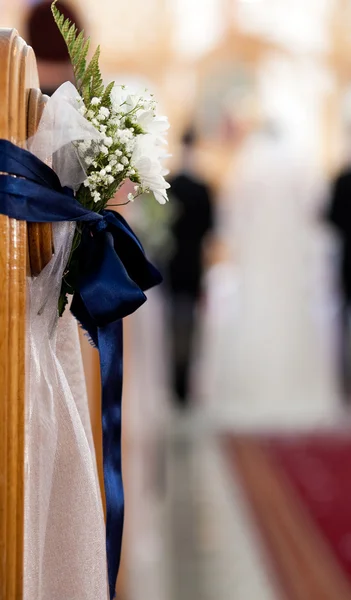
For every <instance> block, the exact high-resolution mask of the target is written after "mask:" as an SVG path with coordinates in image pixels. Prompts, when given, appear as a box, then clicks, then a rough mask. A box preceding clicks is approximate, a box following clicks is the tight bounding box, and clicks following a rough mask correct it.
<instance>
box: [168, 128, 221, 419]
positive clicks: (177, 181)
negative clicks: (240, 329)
mask: <svg viewBox="0 0 351 600" xmlns="http://www.w3.org/2000/svg"><path fill="white" fill-rule="evenodd" d="M196 143H197V138H196V133H195V131H194V130H190V129H189V130H188V131H187V132H186V133H185V134H184V136H183V138H182V155H181V167H180V170H179V172H178V174H177V175H176V176H175V177H174V178H173V180H172V179H171V180H170V184H171V195H170V196H171V203H172V205H173V209H172V212H173V220H172V224H171V227H170V229H171V236H172V245H173V252H172V253H171V255H170V257H169V259H168V261H167V264H166V265H165V275H166V290H167V294H168V298H169V335H170V345H171V384H172V389H173V392H174V395H175V402H176V403H177V404H178V405H179V406H182V407H184V406H186V405H188V403H189V392H190V373H191V365H192V358H193V345H194V338H195V333H196V331H197V327H198V320H197V317H196V313H197V309H198V306H199V300H200V296H201V284H202V276H203V270H204V242H205V239H206V236H208V234H209V233H210V231H211V230H212V226H213V206H212V194H211V190H210V188H209V186H208V185H207V184H206V183H205V182H204V181H203V180H201V179H200V178H199V177H198V176H197V175H196V174H195V164H194V163H195V148H196Z"/></svg>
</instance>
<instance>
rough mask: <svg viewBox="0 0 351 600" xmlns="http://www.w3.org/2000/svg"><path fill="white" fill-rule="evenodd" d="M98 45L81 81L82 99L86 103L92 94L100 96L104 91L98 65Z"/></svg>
mask: <svg viewBox="0 0 351 600" xmlns="http://www.w3.org/2000/svg"><path fill="white" fill-rule="evenodd" d="M99 59H100V46H98V47H97V48H96V50H95V52H94V55H93V57H92V59H91V61H90V63H89V65H88V66H87V68H86V71H85V73H84V76H83V78H82V82H81V90H82V94H83V98H84V100H85V101H86V102H87V103H88V102H89V101H90V100H91V99H92V98H93V97H94V96H101V95H102V94H103V91H104V84H103V81H102V75H101V72H100V67H99Z"/></svg>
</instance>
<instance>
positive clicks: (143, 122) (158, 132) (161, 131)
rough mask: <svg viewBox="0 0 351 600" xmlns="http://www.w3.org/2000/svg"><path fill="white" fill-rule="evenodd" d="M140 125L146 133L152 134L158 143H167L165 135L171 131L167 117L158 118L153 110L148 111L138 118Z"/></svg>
mask: <svg viewBox="0 0 351 600" xmlns="http://www.w3.org/2000/svg"><path fill="white" fill-rule="evenodd" d="M138 124H139V125H140V127H141V128H142V129H143V130H144V131H145V133H150V134H151V135H153V136H155V138H156V139H157V141H158V142H160V143H165V141H166V140H165V135H166V132H167V131H168V129H169V122H168V119H167V117H157V116H156V115H155V113H154V112H153V111H152V110H148V111H145V112H143V113H141V115H140V116H139V117H138Z"/></svg>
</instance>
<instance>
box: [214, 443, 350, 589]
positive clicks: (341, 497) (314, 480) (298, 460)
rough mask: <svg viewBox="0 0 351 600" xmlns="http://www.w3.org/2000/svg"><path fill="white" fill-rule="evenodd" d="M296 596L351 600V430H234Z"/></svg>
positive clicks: (241, 465)
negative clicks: (273, 433)
mask: <svg viewBox="0 0 351 600" xmlns="http://www.w3.org/2000/svg"><path fill="white" fill-rule="evenodd" d="M225 449H226V455H227V457H228V459H229V464H230V465H232V466H233V467H234V468H235V470H236V472H238V471H239V475H240V476H241V478H242V481H243V484H244V488H245V490H246V493H247V497H248V500H249V502H250V504H251V505H252V508H253V511H254V514H255V517H256V520H257V524H258V526H259V529H260V530H261V532H262V536H263V539H264V541H265V544H266V547H267V549H268V550H269V552H270V555H271V558H272V561H273V563H274V565H275V570H276V573H277V577H278V580H279V581H280V582H281V588H282V597H284V598H289V600H290V599H291V600H351V434H350V435H349V436H347V437H346V436H345V435H342V434H338V433H334V434H323V435H310V436H302V437H301V436H300V437H285V438H281V437H280V438H279V437H270V438H265V437H257V436H245V437H237V436H234V437H229V438H228V439H226V441H225Z"/></svg>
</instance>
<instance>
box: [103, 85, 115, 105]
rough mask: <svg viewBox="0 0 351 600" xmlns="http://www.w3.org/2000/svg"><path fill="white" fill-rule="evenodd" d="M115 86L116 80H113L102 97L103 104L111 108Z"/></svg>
mask: <svg viewBox="0 0 351 600" xmlns="http://www.w3.org/2000/svg"><path fill="white" fill-rule="evenodd" d="M114 86H115V82H114V81H111V83H109V84H108V86H107V87H106V89H105V91H104V94H103V96H102V98H101V106H106V108H110V106H111V92H112V90H113V88H114Z"/></svg>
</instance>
